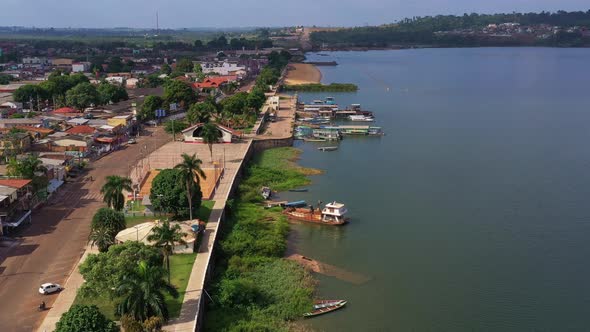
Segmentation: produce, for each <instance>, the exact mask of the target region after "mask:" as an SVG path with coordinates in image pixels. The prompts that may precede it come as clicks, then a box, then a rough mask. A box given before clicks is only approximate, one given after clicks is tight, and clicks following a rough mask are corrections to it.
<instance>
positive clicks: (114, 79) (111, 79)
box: [105, 76, 125, 85]
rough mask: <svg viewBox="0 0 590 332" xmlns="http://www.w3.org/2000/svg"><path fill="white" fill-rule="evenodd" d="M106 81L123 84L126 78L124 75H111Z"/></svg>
mask: <svg viewBox="0 0 590 332" xmlns="http://www.w3.org/2000/svg"><path fill="white" fill-rule="evenodd" d="M105 81H107V82H109V83H111V84H118V85H123V82H125V78H124V77H123V76H109V77H107V78H105Z"/></svg>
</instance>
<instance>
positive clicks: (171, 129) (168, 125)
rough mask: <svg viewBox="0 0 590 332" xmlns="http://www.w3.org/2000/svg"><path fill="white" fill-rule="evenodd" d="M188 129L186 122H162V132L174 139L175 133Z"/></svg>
mask: <svg viewBox="0 0 590 332" xmlns="http://www.w3.org/2000/svg"><path fill="white" fill-rule="evenodd" d="M188 127H189V125H188V122H186V121H184V120H170V121H166V122H164V130H165V131H166V132H167V133H168V134H172V135H174V136H175V137H176V133H179V132H181V131H183V130H185V129H186V128H188ZM175 139H176V138H175Z"/></svg>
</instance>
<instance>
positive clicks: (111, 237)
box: [89, 227, 116, 252]
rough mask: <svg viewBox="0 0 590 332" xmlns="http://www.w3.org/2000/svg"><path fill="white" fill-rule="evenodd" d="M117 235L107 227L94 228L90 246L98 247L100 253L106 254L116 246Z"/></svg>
mask: <svg viewBox="0 0 590 332" xmlns="http://www.w3.org/2000/svg"><path fill="white" fill-rule="evenodd" d="M115 235H116V234H115V233H113V231H112V230H111V229H108V228H107V227H97V228H93V229H92V231H91V233H90V237H89V238H90V241H92V243H91V244H90V246H94V245H96V246H97V247H98V251H99V252H106V251H108V250H109V247H110V246H112V245H113V244H115Z"/></svg>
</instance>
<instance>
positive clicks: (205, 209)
mask: <svg viewBox="0 0 590 332" xmlns="http://www.w3.org/2000/svg"><path fill="white" fill-rule="evenodd" d="M213 205H215V201H203V202H202V203H201V207H199V210H198V211H197V215H196V217H197V218H199V220H203V221H205V222H206V221H208V220H209V215H211V211H212V210H213ZM137 214H138V215H137V216H126V217H125V225H126V226H127V228H129V227H133V226H135V225H139V224H143V223H144V222H148V221H155V220H162V219H166V218H172V216H167V215H165V214H163V215H157V216H144V215H142V213H141V212H138V213H137ZM187 219H188V218H187Z"/></svg>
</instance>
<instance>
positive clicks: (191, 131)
mask: <svg viewBox="0 0 590 332" xmlns="http://www.w3.org/2000/svg"><path fill="white" fill-rule="evenodd" d="M203 126H204V124H202V123H199V124H196V125H194V126H192V127H188V128H186V129H185V130H183V131H182V136H183V138H184V141H185V142H186V143H203V137H201V134H202V131H203ZM216 126H217V129H219V131H220V132H221V138H220V139H219V143H231V142H232V138H233V137H234V136H238V135H237V133H236V132H235V131H233V130H232V129H229V128H226V127H224V126H220V125H216Z"/></svg>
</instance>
